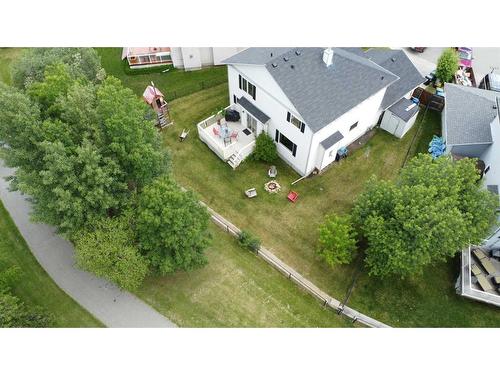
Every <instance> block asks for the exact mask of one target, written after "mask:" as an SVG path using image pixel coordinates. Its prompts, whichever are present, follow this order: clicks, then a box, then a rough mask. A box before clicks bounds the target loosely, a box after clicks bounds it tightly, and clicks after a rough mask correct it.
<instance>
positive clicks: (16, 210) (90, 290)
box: [0, 160, 175, 328]
mask: <svg viewBox="0 0 500 375" xmlns="http://www.w3.org/2000/svg"><path fill="white" fill-rule="evenodd" d="M13 172H14V170H13V169H10V168H6V167H5V166H4V163H3V160H0V199H1V200H2V202H3V204H4V206H5V208H6V209H7V211H9V213H10V216H11V217H12V219H13V220H14V222H15V224H16V225H17V227H18V229H19V232H21V234H22V236H23V237H24V239H25V240H26V242H27V243H28V246H29V248H30V250H31V252H32V253H33V255H34V256H35V257H36V259H37V260H38V262H39V263H40V265H41V266H42V267H43V268H44V269H45V270H46V271H47V273H48V274H49V275H50V277H51V278H52V279H53V280H54V281H55V283H56V284H57V285H58V286H59V287H60V288H61V289H62V290H64V291H65V292H66V293H67V294H69V295H70V296H71V297H72V298H73V299H74V300H75V301H77V302H78V303H79V304H80V305H82V306H83V307H84V308H85V309H87V310H88V311H89V312H90V313H91V314H92V315H94V316H95V317H96V318H97V319H99V320H100V321H101V322H102V323H103V324H104V325H106V326H107V327H130V328H131V327H164V328H167V327H175V324H174V323H172V322H171V321H169V320H168V319H167V318H165V317H164V316H163V315H161V314H160V313H158V312H157V311H156V310H154V309H153V308H152V307H150V306H149V305H147V304H146V303H144V302H143V301H141V300H140V299H139V298H137V297H136V296H134V295H133V294H131V293H128V292H124V291H121V290H120V289H118V288H117V287H116V286H115V285H114V284H112V283H110V282H108V281H106V280H104V279H101V278H98V277H96V276H94V275H92V274H90V273H88V272H84V271H81V270H79V269H77V268H75V266H74V263H75V261H74V248H73V245H72V244H71V243H70V242H69V241H66V240H65V239H63V238H61V237H59V236H58V235H56V234H55V231H54V228H52V227H50V226H48V225H45V224H40V223H33V222H31V221H30V218H29V212H30V209H31V206H30V203H29V202H28V201H26V199H25V196H22V195H21V194H20V193H19V192H9V191H8V182H7V181H5V179H4V177H6V176H9V175H12V174H13Z"/></svg>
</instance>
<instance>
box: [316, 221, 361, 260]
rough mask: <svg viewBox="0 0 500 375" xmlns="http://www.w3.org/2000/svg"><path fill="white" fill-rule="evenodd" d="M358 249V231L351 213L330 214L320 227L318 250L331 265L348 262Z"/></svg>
mask: <svg viewBox="0 0 500 375" xmlns="http://www.w3.org/2000/svg"><path fill="white" fill-rule="evenodd" d="M355 251H356V231H355V230H354V228H353V226H352V223H351V217H350V216H349V215H344V216H339V215H335V214H331V215H328V216H327V217H326V218H325V221H324V223H323V224H321V225H320V227H319V239H318V249H317V252H318V254H319V256H320V257H321V258H323V259H324V260H325V262H326V263H327V264H328V265H329V266H332V267H333V266H336V265H338V264H348V263H350V262H351V261H352V259H353V257H354V254H355Z"/></svg>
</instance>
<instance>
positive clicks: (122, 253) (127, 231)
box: [74, 215, 148, 290]
mask: <svg viewBox="0 0 500 375" xmlns="http://www.w3.org/2000/svg"><path fill="white" fill-rule="evenodd" d="M87 227H88V229H86V230H83V231H80V232H78V233H77V234H76V235H75V237H74V239H75V253H76V262H77V265H78V266H79V267H80V268H82V269H84V270H86V271H89V272H92V273H94V274H95V275H97V276H100V277H104V278H106V279H108V280H110V281H112V282H114V283H116V284H117V285H118V286H119V287H121V288H123V289H128V290H135V289H137V288H138V287H139V286H140V285H141V284H142V281H143V280H144V277H145V276H146V274H147V272H148V265H147V261H146V259H145V258H144V257H142V256H141V254H140V253H139V251H138V249H137V246H136V244H135V239H134V232H133V231H132V228H131V223H130V215H122V216H120V217H116V218H103V219H98V220H96V221H94V222H92V223H91V224H90V225H88V226H87Z"/></svg>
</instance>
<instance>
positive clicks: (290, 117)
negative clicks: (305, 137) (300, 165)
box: [286, 112, 306, 133]
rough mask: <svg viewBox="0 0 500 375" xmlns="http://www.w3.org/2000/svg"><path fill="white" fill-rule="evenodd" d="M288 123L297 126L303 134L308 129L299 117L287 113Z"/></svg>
mask: <svg viewBox="0 0 500 375" xmlns="http://www.w3.org/2000/svg"><path fill="white" fill-rule="evenodd" d="M286 121H288V122H289V123H290V124H292V125H293V126H295V127H296V128H297V129H299V130H300V131H301V132H302V133H304V131H305V129H306V124H304V123H303V122H302V121H300V120H299V119H298V118H297V117H295V116H294V115H292V114H291V113H290V112H287V114H286Z"/></svg>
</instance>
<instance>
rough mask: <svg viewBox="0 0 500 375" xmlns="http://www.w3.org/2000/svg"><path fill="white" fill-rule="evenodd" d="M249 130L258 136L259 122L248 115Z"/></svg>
mask: <svg viewBox="0 0 500 375" xmlns="http://www.w3.org/2000/svg"><path fill="white" fill-rule="evenodd" d="M247 128H248V129H250V130H251V131H252V133H254V134H257V120H256V119H254V118H253V117H252V116H250V115H249V114H248V113H247Z"/></svg>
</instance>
